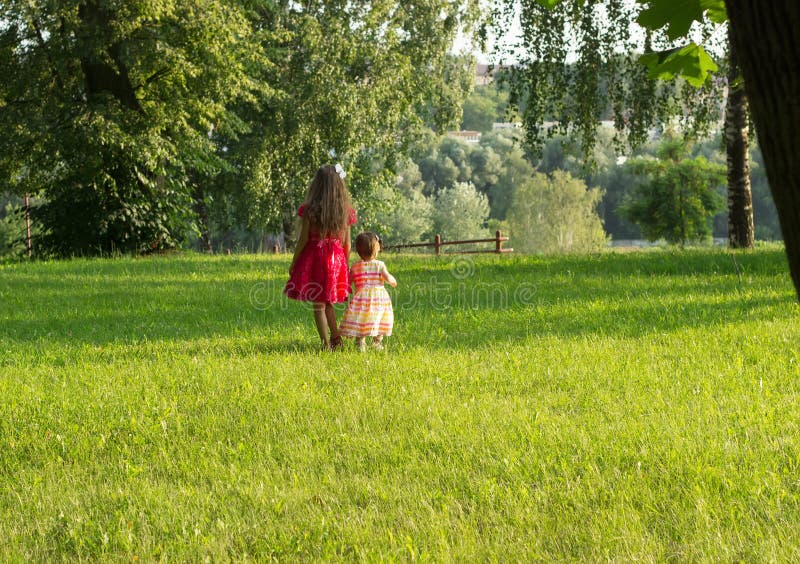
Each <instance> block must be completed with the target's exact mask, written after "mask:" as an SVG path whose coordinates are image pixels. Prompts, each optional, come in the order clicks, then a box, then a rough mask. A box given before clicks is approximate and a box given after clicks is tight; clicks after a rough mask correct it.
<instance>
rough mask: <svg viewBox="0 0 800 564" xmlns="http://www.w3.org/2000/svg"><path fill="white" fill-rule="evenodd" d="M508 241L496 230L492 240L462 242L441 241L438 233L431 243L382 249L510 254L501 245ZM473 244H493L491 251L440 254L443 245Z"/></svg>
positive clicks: (479, 250) (391, 246)
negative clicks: (428, 248)
mask: <svg viewBox="0 0 800 564" xmlns="http://www.w3.org/2000/svg"><path fill="white" fill-rule="evenodd" d="M506 241H508V237H503V234H502V233H500V230H499V229H498V230H497V231H495V234H494V238H493V239H465V240H463V241H442V236H441V235H439V234H438V233H437V234H436V239H435V240H434V242H433V243H409V244H407V245H388V246H386V247H384V250H395V249H413V248H420V247H433V248H435V249H436V254H437V255H441V254H448V255H469V254H477V253H498V254H499V253H512V252H514V249H504V248H503V243H505V242H506ZM473 243H494V248H493V249H477V250H472V251H450V252H449V253H442V247H444V246H445V245H470V244H473Z"/></svg>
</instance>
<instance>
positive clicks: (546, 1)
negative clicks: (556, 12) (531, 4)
mask: <svg viewBox="0 0 800 564" xmlns="http://www.w3.org/2000/svg"><path fill="white" fill-rule="evenodd" d="M561 2H563V0H536V3H537V4H539V5H540V6H541V7H543V8H547V9H548V10H552V9H553V8H555V7H556V6H557V5H559V4H560V3H561Z"/></svg>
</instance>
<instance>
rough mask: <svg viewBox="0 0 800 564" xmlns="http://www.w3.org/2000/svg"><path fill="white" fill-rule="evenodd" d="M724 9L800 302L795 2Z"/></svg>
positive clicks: (799, 85) (737, 0) (799, 51)
mask: <svg viewBox="0 0 800 564" xmlns="http://www.w3.org/2000/svg"><path fill="white" fill-rule="evenodd" d="M725 4H726V6H727V8H728V16H729V18H730V25H731V27H732V28H733V39H734V43H735V48H736V52H737V54H738V55H739V63H740V64H741V66H742V74H743V75H744V82H745V89H746V90H747V97H748V99H749V101H750V111H751V112H752V114H753V121H754V122H755V125H756V133H757V134H758V142H759V145H760V147H761V152H762V154H763V155H764V165H765V168H766V172H767V179H768V180H769V185H770V189H771V191H772V197H773V199H774V200H775V207H776V208H777V210H778V217H779V219H780V222H781V231H782V233H783V240H784V243H785V244H786V255H787V257H788V260H789V270H790V272H791V275H792V281H793V282H794V287H795V291H796V292H797V296H798V298H800V47H798V45H800V2H799V1H798V0H769V2H765V1H764V0H726V1H725Z"/></svg>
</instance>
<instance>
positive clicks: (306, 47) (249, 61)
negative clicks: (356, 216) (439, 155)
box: [0, 0, 477, 254]
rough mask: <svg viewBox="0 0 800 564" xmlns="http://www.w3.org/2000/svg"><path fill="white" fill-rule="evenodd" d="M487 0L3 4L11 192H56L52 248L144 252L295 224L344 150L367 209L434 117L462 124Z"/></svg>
mask: <svg viewBox="0 0 800 564" xmlns="http://www.w3.org/2000/svg"><path fill="white" fill-rule="evenodd" d="M476 7H477V3H476V2H475V1H474V0H464V1H463V2H455V3H453V2H449V1H445V0H415V1H413V2H408V3H404V4H403V5H402V6H400V7H399V8H398V7H397V6H395V4H393V3H389V2H368V1H366V0H363V1H359V2H348V3H346V4H342V3H330V2H323V1H316V2H304V3H302V5H301V4H300V3H296V2H285V1H281V2H260V1H259V2H239V1H236V2H223V1H221V0H191V1H190V2H183V1H181V2H178V1H177V0H166V1H160V2H150V1H145V0H142V1H137V2H129V3H119V2H101V1H100V0H84V1H82V2H79V3H68V2H49V3H43V4H30V5H28V4H24V3H16V2H14V3H5V4H3V5H2V7H0V22H3V24H2V28H0V33H1V34H2V38H0V73H2V74H3V75H4V76H6V77H8V80H4V81H3V83H2V84H0V107H2V110H3V111H2V112H1V113H0V131H2V132H3V135H0V182H2V185H0V189H2V190H9V191H12V192H15V193H21V192H22V191H30V192H35V193H41V194H42V196H43V198H44V200H45V202H46V203H45V207H44V208H43V209H42V210H40V212H39V213H38V215H37V217H38V218H39V219H40V220H41V221H46V222H47V224H46V225H45V226H44V227H45V234H44V237H43V238H42V241H41V244H42V245H43V246H46V247H47V248H48V249H49V250H50V251H51V252H53V253H56V254H72V253H76V252H77V253H96V252H110V251H112V250H120V251H133V252H140V251H142V250H148V249H160V248H168V247H174V246H176V245H178V244H179V243H180V241H181V238H182V237H183V235H184V234H185V233H186V232H189V231H197V230H198V229H200V230H202V231H204V232H208V231H210V230H212V228H214V227H217V228H219V227H225V226H227V225H232V224H234V223H236V224H239V225H246V226H249V227H256V226H259V227H260V226H263V225H265V224H266V225H267V226H268V227H270V228H271V229H273V230H276V231H278V230H281V229H288V228H289V227H290V225H291V223H292V218H293V217H294V211H295V210H296V206H297V204H298V202H299V200H300V199H301V198H302V194H303V192H304V190H305V187H306V185H307V183H308V181H309V178H310V177H311V174H312V173H313V171H314V170H315V169H316V167H317V166H319V165H320V164H321V163H322V162H326V161H329V160H332V159H333V158H334V157H331V156H330V155H329V151H331V150H334V151H335V152H336V157H335V159H336V160H339V161H341V162H342V163H343V164H344V165H345V167H346V168H347V170H348V173H349V177H348V181H349V183H350V187H351V189H352V192H353V193H354V196H355V199H356V204H357V205H358V207H359V208H360V209H363V210H364V212H365V215H366V216H369V215H370V214H371V211H370V210H369V206H370V202H371V201H372V198H371V194H372V193H373V192H374V191H376V190H379V189H381V188H382V187H385V186H386V185H388V184H390V183H391V179H392V177H393V174H392V172H393V167H394V163H395V161H396V157H397V155H398V154H399V153H402V151H403V149H404V148H405V147H406V146H407V144H408V142H409V140H410V139H413V138H414V137H415V135H416V134H417V132H418V131H419V130H420V128H422V127H423V126H431V127H435V128H437V129H440V130H441V129H445V128H449V127H452V126H453V125H454V124H457V123H459V121H460V118H461V116H460V112H459V109H460V107H461V101H462V99H463V96H464V95H465V93H466V92H467V91H468V89H469V87H470V80H471V76H470V70H469V69H470V66H471V65H470V63H469V61H466V60H464V59H460V58H457V57H453V56H449V55H448V54H447V52H448V49H449V47H450V45H451V44H452V41H453V39H454V37H455V36H456V34H457V33H458V32H459V30H463V29H466V28H468V27H469V25H470V22H471V21H473V19H474V17H475V15H476ZM73 193H74V194H75V195H76V198H75V199H74V201H71V200H70V198H71V196H70V195H71V194H73ZM76 202H79V204H76ZM76 205H80V206H82V207H83V209H86V214H85V217H84V218H83V220H82V221H80V222H75V223H69V222H66V223H65V221H64V218H66V217H69V216H70V214H72V212H73V210H74V209H75V206H76ZM212 224H213V225H212Z"/></svg>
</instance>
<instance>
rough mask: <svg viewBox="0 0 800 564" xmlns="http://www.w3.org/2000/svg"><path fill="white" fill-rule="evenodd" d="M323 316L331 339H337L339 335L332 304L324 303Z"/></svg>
mask: <svg viewBox="0 0 800 564" xmlns="http://www.w3.org/2000/svg"><path fill="white" fill-rule="evenodd" d="M325 318H326V320H327V321H328V329H330V331H331V340H338V339H339V338H340V337H341V335H340V333H339V326H338V324H337V323H336V310H334V309H333V304H325Z"/></svg>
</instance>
